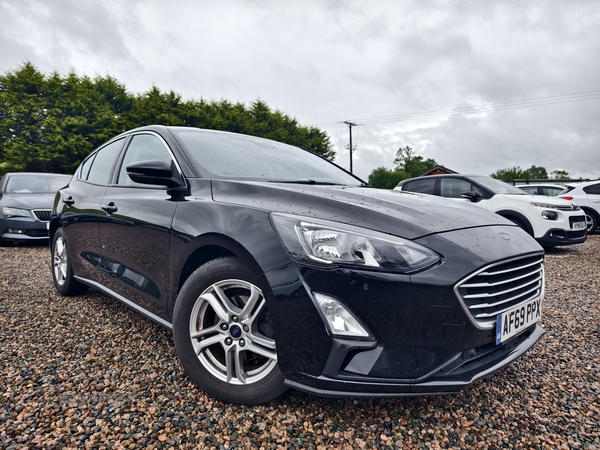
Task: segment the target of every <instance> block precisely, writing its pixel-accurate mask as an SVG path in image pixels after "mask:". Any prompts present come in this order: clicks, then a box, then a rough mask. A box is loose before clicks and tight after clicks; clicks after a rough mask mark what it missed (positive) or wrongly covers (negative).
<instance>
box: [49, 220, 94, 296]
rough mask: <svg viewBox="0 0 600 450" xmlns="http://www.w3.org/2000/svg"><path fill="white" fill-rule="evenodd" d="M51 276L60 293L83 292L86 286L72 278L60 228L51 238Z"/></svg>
mask: <svg viewBox="0 0 600 450" xmlns="http://www.w3.org/2000/svg"><path fill="white" fill-rule="evenodd" d="M51 252H52V278H53V279H54V286H55V287H56V290H57V291H58V292H59V293H60V294H62V295H77V294H83V293H84V292H86V291H87V290H88V287H87V286H86V285H84V284H81V283H80V282H79V281H77V280H76V279H75V278H73V269H72V268H71V260H70V258H69V252H68V251H67V241H66V239H65V235H64V232H63V229H62V228H59V229H58V230H56V233H54V237H53V238H52V249H51Z"/></svg>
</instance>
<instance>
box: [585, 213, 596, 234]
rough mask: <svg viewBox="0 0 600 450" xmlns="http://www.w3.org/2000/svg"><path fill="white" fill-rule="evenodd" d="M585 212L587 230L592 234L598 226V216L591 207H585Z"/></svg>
mask: <svg viewBox="0 0 600 450" xmlns="http://www.w3.org/2000/svg"><path fill="white" fill-rule="evenodd" d="M584 212H585V225H586V227H587V232H588V234H592V233H593V232H594V231H595V230H596V229H597V228H598V216H597V215H596V214H595V213H593V212H592V211H590V210H589V209H585V210H584Z"/></svg>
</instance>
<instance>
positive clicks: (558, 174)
mask: <svg viewBox="0 0 600 450" xmlns="http://www.w3.org/2000/svg"><path fill="white" fill-rule="evenodd" d="M551 175H552V178H554V179H555V180H568V179H569V172H567V171H566V170H559V169H556V170H553V171H552V173H551Z"/></svg>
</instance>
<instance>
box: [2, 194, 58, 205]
mask: <svg viewBox="0 0 600 450" xmlns="http://www.w3.org/2000/svg"><path fill="white" fill-rule="evenodd" d="M54 196H55V194H54V193H52V194H4V196H3V197H2V201H1V202H0V206H10V207H11V208H22V209H52V204H53V203H54Z"/></svg>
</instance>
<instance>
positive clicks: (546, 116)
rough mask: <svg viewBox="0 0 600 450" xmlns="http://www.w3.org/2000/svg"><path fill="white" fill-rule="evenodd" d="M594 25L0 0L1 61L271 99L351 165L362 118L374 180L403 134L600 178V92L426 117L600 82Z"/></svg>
mask: <svg viewBox="0 0 600 450" xmlns="http://www.w3.org/2000/svg"><path fill="white" fill-rule="evenodd" d="M598 29H600V9H598V8H597V3H596V2H593V1H586V0H575V1H572V2H563V1H560V0H531V1H528V2H514V1H509V0H499V1H494V2H478V1H460V2H459V1H450V2H447V1H441V0H424V1H423V0H421V1H417V0H413V1H403V2H397V1H392V0H384V1H377V2H374V1H369V2H362V1H348V2H340V1H334V0H331V1H326V2H323V1H318V0H304V1H300V0H287V1H283V2H281V1H269V0H254V1H243V0H231V1H227V2H209V1H206V0H203V1H192V0H180V1H177V2H163V1H159V0H135V1H134V0H132V1H127V2H119V1H116V0H106V1H94V0H89V1H77V0H54V1H52V2H46V1H43V0H28V1H25V0H24V1H19V2H16V1H9V0H0V61H2V63H1V64H2V65H1V66H0V69H1V70H3V71H8V70H15V69H16V68H17V67H18V66H19V65H22V64H23V62H25V61H30V62H32V63H33V64H34V65H36V67H38V69H40V70H41V71H43V72H48V73H49V72H53V71H58V72H59V73H62V74H66V73H68V72H69V71H71V70H74V71H75V72H76V73H78V74H80V75H83V74H86V75H89V76H94V75H96V74H102V75H105V74H110V75H113V76H114V77H115V78H117V79H118V80H119V81H120V82H122V83H124V84H125V85H126V86H127V88H128V89H129V90H130V91H132V92H143V91H146V90H148V89H150V88H151V87H152V86H153V85H156V86H158V87H159V88H160V89H161V90H165V91H168V90H174V91H175V92H177V93H180V94H181V95H182V96H183V97H184V98H190V99H191V98H195V99H199V98H204V99H209V100H220V99H227V100H230V101H232V102H238V101H240V102H244V103H250V102H252V101H254V100H256V99H258V98H260V99H262V100H264V101H265V102H267V104H269V106H271V107H272V108H274V109H278V110H280V111H282V112H284V113H286V114H289V115H290V116H292V117H296V118H297V119H298V120H299V122H300V123H302V124H306V125H316V126H319V127H321V128H322V129H323V130H325V131H326V132H328V133H329V135H330V136H331V140H332V143H333V144H334V146H335V150H336V152H337V155H338V156H337V158H336V161H337V162H338V163H339V164H340V165H341V166H343V167H348V166H349V153H348V149H347V146H348V141H349V139H348V127H347V126H346V125H344V124H342V123H341V122H342V121H345V120H353V121H356V123H358V124H361V125H360V126H357V127H354V128H353V133H356V134H355V139H354V140H353V144H354V145H356V151H355V153H354V155H353V162H354V164H353V165H354V169H355V173H357V174H358V175H359V176H360V177H362V178H365V179H366V178H368V175H369V174H370V172H371V171H372V170H373V169H375V168H376V167H380V166H384V167H390V168H391V167H392V165H393V160H394V155H395V152H396V150H397V149H398V148H399V147H403V146H406V145H410V146H411V147H413V148H414V149H415V151H417V152H418V153H419V154H421V155H422V156H423V157H424V158H434V159H436V161H438V162H440V163H442V164H444V165H446V166H447V167H450V168H452V169H454V170H457V171H461V172H463V171H464V172H473V173H483V174H489V173H492V172H494V171H496V170H498V169H501V168H506V167H512V166H516V165H518V166H521V167H530V166H531V165H533V164H535V165H542V166H544V167H546V168H547V170H548V171H549V172H550V171H551V170H554V169H557V168H560V169H565V170H567V171H569V172H570V173H571V174H572V175H573V176H583V177H591V176H593V177H597V176H600V162H599V161H600V159H599V158H594V155H595V154H597V153H598V149H599V145H600V136H599V135H598V132H597V131H596V129H597V124H596V122H597V118H598V117H599V112H600V111H599V108H600V101H599V99H598V98H596V99H593V100H585V101H577V102H571V103H559V102H555V103H554V104H548V105H545V106H536V107H524V106H522V107H519V108H516V107H515V108H510V109H502V108H498V107H496V108H495V110H494V111H488V112H486V113H482V114H470V115H453V114H452V113H450V112H448V113H447V114H439V115H438V116H436V117H433V118H429V119H423V117H422V116H418V117H417V116H415V114H416V113H422V112H427V111H446V110H448V111H452V110H454V111H457V110H458V108H461V107H471V106H477V105H489V104H499V103H505V102H514V101H519V100H523V99H532V98H544V97H552V96H557V95H562V94H570V93H575V92H583V91H593V90H600V84H599V82H598V79H599V77H598V75H599V74H600V60H599V59H598V58H597V57H596V55H598V54H600V34H599V33H598V32H597V30H598ZM572 99H573V98H572ZM407 115H412V117H413V118H412V119H411V120H407V117H406V116H407ZM400 116H403V117H400Z"/></svg>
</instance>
